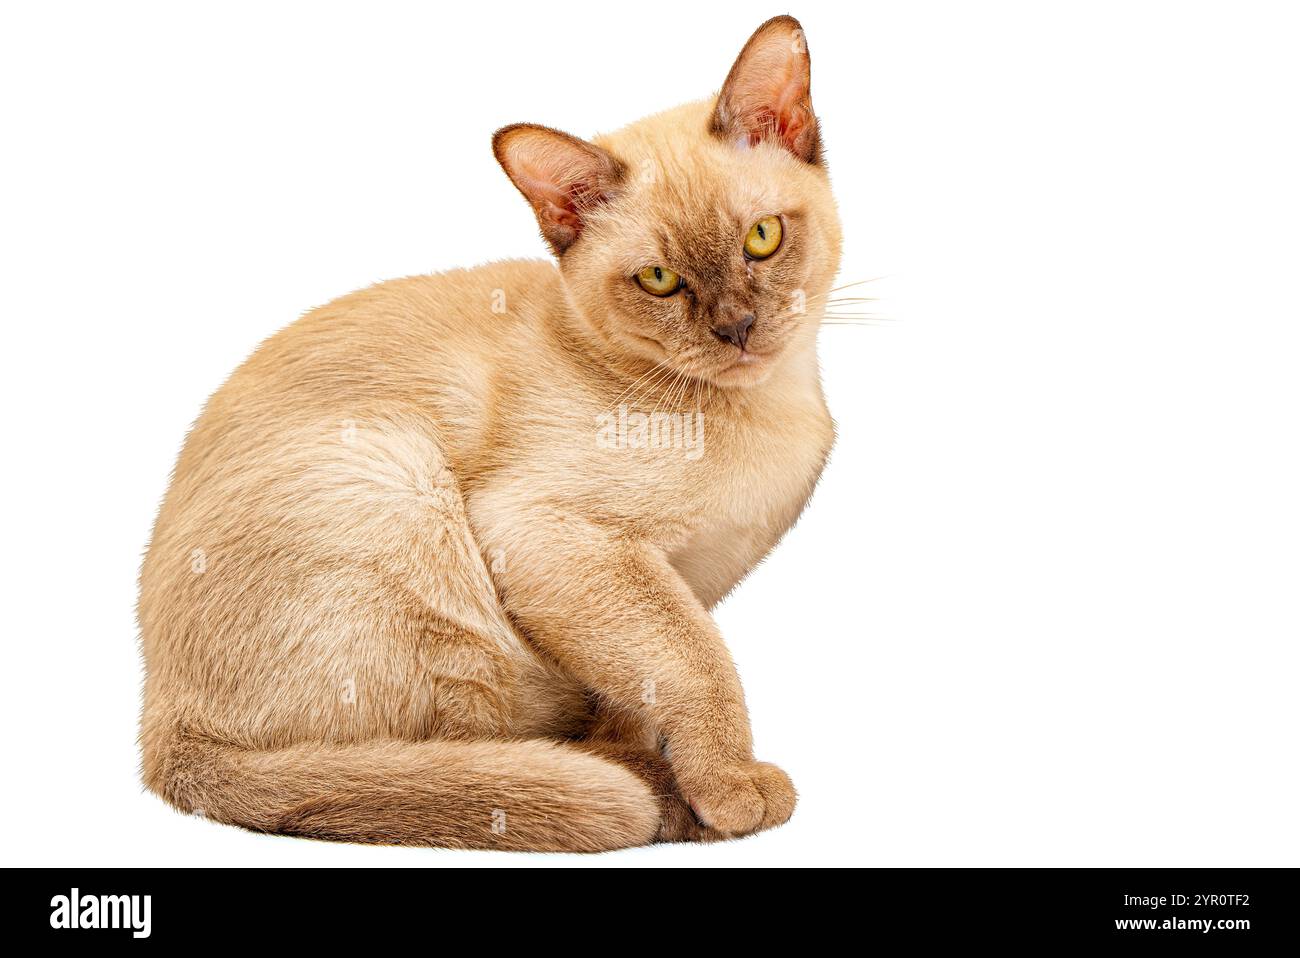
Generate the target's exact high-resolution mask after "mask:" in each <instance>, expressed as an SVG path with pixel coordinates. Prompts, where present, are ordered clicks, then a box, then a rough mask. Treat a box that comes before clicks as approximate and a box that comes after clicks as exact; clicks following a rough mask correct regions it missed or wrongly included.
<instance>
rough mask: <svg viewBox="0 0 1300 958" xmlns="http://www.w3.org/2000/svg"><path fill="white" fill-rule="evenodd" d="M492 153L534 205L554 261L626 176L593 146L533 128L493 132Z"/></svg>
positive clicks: (521, 125)
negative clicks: (589, 215)
mask: <svg viewBox="0 0 1300 958" xmlns="http://www.w3.org/2000/svg"><path fill="white" fill-rule="evenodd" d="M492 152H493V153H495V154H496V158H497V162H498V163H500V164H501V166H502V168H503V169H504V170H505V171H506V174H507V175H508V176H509V177H510V179H511V181H512V182H513V183H514V184H515V186H516V187H518V188H519V192H520V193H522V194H524V199H526V200H528V202H529V203H530V204H531V205H532V207H533V212H535V213H536V214H537V224H538V225H539V226H540V227H541V228H542V236H543V237H544V238H545V239H546V242H547V243H549V244H550V245H551V249H553V250H555V253H556V255H557V256H558V255H560V254H562V253H563V252H564V251H565V250H567V249H568V248H569V247H570V246H572V245H573V243H574V241H575V240H576V239H577V238H578V237H579V236H580V235H581V233H582V229H583V226H584V225H585V222H586V218H587V216H588V214H589V213H590V212H591V211H592V210H593V209H594V208H595V207H597V206H599V205H600V204H601V203H604V202H606V201H607V200H609V198H610V197H611V196H613V195H614V193H615V191H616V190H617V189H618V185H619V183H620V182H621V181H622V179H623V176H624V172H625V171H624V167H623V164H622V163H620V162H619V161H618V160H616V159H615V158H614V157H613V156H611V155H610V154H609V153H607V152H605V151H604V150H602V149H601V148H600V147H598V146H596V145H595V144H594V143H588V142H587V141H586V140H580V139H578V138H577V137H576V136H569V134H567V133H561V132H560V131H559V130H552V129H551V128H550V127H545V126H536V125H534V124H531V123H516V124H514V125H513V126H507V127H502V128H501V129H500V130H497V132H496V134H495V135H494V136H493V137H492Z"/></svg>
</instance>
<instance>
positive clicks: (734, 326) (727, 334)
mask: <svg viewBox="0 0 1300 958" xmlns="http://www.w3.org/2000/svg"><path fill="white" fill-rule="evenodd" d="M753 325H754V314H753V313H746V314H745V315H744V316H742V317H740V319H739V320H737V321H736V322H734V323H729V324H727V325H725V326H714V327H713V335H715V336H717V337H718V338H719V339H723V340H726V341H727V342H729V343H731V344H732V345H734V346H739V347H740V348H741V349H744V348H745V343H747V342H749V328H750V327H751V326H753Z"/></svg>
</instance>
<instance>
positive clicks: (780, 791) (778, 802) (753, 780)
mask: <svg viewBox="0 0 1300 958" xmlns="http://www.w3.org/2000/svg"><path fill="white" fill-rule="evenodd" d="M682 792H683V795H684V796H685V798H686V800H687V802H689V803H690V806H691V810H692V811H694V812H695V817H696V818H698V819H699V820H700V822H701V824H703V825H705V826H706V827H708V828H710V829H713V830H714V831H718V832H722V833H724V834H727V835H748V834H749V833H750V832H756V831H760V830H762V829H764V828H773V827H775V826H777V825H782V824H784V823H785V822H787V821H788V820H789V818H790V816H791V815H792V814H793V813H794V805H795V790H794V784H793V783H792V782H791V781H790V776H788V775H786V774H785V772H783V771H781V770H780V769H779V768H777V767H776V766H775V765H769V764H768V763H767V762H748V763H746V764H744V765H738V766H733V767H727V768H721V769H717V770H716V771H714V772H713V773H712V774H710V775H709V776H708V777H707V778H705V779H702V780H701V781H698V782H692V783H691V784H690V786H689V787H685V788H683V789H682Z"/></svg>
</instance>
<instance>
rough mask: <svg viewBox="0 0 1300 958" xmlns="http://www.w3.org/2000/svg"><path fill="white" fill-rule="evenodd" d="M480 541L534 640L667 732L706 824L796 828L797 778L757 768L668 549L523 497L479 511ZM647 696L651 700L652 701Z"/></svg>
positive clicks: (712, 633)
mask: <svg viewBox="0 0 1300 958" xmlns="http://www.w3.org/2000/svg"><path fill="white" fill-rule="evenodd" d="M470 508H471V515H472V519H473V523H474V526H475V528H476V530H477V531H478V535H479V537H480V540H481V541H484V542H485V543H488V544H489V545H490V546H491V547H492V548H495V549H500V550H501V551H502V552H503V553H504V554H505V555H506V557H507V561H506V563H505V566H504V569H503V573H502V575H501V576H500V577H499V581H501V582H502V583H503V584H504V587H505V590H504V594H505V596H506V602H507V604H508V607H509V611H510V613H511V615H512V618H513V619H514V621H516V622H518V623H519V624H520V625H521V626H522V628H523V629H524V631H525V632H526V634H527V635H528V637H529V639H530V641H532V642H533V643H534V644H535V645H537V646H538V647H539V648H541V649H542V650H544V651H545V652H546V654H548V655H550V656H552V657H553V658H554V659H555V660H556V661H557V662H559V663H560V664H561V665H562V666H563V667H564V668H565V669H566V670H567V671H568V672H570V673H571V674H572V675H574V676H575V677H576V678H577V679H578V680H579V681H581V682H582V683H583V684H584V685H586V686H587V687H589V688H591V689H593V690H595V691H596V692H597V693H598V694H599V695H600V696H601V697H602V698H604V699H606V700H608V701H609V702H611V703H613V704H614V705H615V706H616V707H618V708H620V709H624V710H627V711H629V712H634V713H638V714H640V715H642V716H644V717H645V718H646V719H647V720H648V721H649V722H650V723H652V724H653V726H654V727H655V728H657V729H658V731H659V732H660V733H661V734H662V736H663V737H664V739H665V741H666V746H667V756H668V759H669V762H670V763H671V766H672V771H673V774H674V776H675V778H676V781H677V784H678V785H679V787H680V789H681V793H682V795H683V796H684V797H685V798H686V800H687V801H688V802H689V803H690V805H691V807H692V808H693V809H694V811H695V812H696V815H697V817H698V818H699V819H700V820H701V821H702V822H703V823H705V824H706V825H708V826H710V827H712V828H715V829H717V830H718V831H721V832H724V833H727V834H733V835H734V834H746V833H748V832H752V831H755V830H757V829H762V828H769V827H772V826H774V825H779V824H781V823H782V822H784V821H786V820H787V819H788V818H789V817H790V815H791V813H792V812H793V810H794V804H795V792H794V787H793V786H792V785H791V783H790V779H789V778H788V777H787V776H786V774H785V773H784V772H782V771H781V770H780V769H778V768H776V767H775V766H773V765H769V764H766V763H763V762H757V761H755V760H754V757H753V751H752V740H751V736H750V729H749V717H748V714H747V713H746V710H745V702H744V696H743V694H742V692H741V687H740V681H739V678H738V677H737V675H736V671H735V667H734V665H733V663H732V661H731V656H730V654H729V653H728V651H727V648H726V645H725V644H724V643H723V641H722V637H721V635H720V634H719V633H718V630H717V627H716V626H715V625H714V623H713V620H712V619H711V618H710V616H709V615H708V613H707V612H706V611H705V609H704V608H703V606H701V604H700V602H699V599H698V598H697V597H696V596H695V595H694V593H692V591H691V590H690V588H689V587H688V586H687V585H686V583H685V582H684V581H683V580H682V578H681V576H680V575H679V574H678V573H677V572H676V570H674V569H673V567H672V566H671V564H670V563H669V561H668V559H667V558H666V556H665V555H664V554H663V552H662V550H660V549H658V548H657V547H655V546H654V545H653V544H652V543H650V542H648V541H646V539H645V538H643V537H642V536H640V535H638V534H637V533H636V532H635V531H634V530H628V529H619V528H616V527H612V526H610V525H607V524H598V523H595V522H591V521H588V520H585V519H583V518H581V517H579V516H577V515H575V514H573V513H561V512H556V511H555V510H553V509H548V508H543V507H541V506H540V505H539V504H535V503H534V504H528V503H521V502H520V501H519V497H518V493H517V492H516V491H514V490H501V491H500V492H498V493H497V494H495V495H493V494H492V492H491V491H485V492H483V493H480V494H479V495H478V496H476V497H475V498H474V499H472V500H471V502H470ZM648 689H653V695H652V696H647V694H646V692H647V690H648Z"/></svg>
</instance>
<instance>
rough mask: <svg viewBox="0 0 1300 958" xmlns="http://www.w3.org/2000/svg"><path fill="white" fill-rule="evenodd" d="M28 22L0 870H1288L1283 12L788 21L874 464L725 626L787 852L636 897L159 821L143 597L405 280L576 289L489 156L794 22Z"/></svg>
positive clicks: (9, 33) (843, 6)
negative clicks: (167, 508)
mask: <svg viewBox="0 0 1300 958" xmlns="http://www.w3.org/2000/svg"><path fill="white" fill-rule="evenodd" d="M562 7H563V9H562V11H561V12H559V13H557V12H556V10H555V9H553V8H552V5H550V4H540V3H538V4H527V5H519V6H510V7H508V8H507V7H506V6H504V5H501V4H488V3H481V4H431V3H424V4H411V5H398V4H386V3H375V2H369V3H366V4H356V5H353V6H352V7H344V6H336V5H325V4H319V3H312V4H301V5H288V4H275V5H271V4H235V3H223V4H211V5H209V6H208V8H207V10H206V12H204V11H202V10H200V9H198V8H197V7H196V6H193V5H183V8H182V5H175V4H161V3H160V4H154V5H147V6H146V5H143V4H113V5H92V4H85V5H82V6H73V5H69V4H41V5H36V4H30V5H27V9H26V10H25V11H18V10H15V9H14V6H13V5H7V6H6V7H5V12H4V14H3V15H0V18H2V20H3V22H2V23H0V90H2V91H3V92H2V93H0V97H3V106H2V110H3V113H2V115H0V123H2V126H0V140H2V141H3V145H2V146H0V166H2V168H3V169H2V172H3V176H2V177H0V190H2V191H3V195H2V207H0V283H2V284H3V289H2V290H0V309H2V310H3V314H2V316H3V327H2V329H3V332H2V336H3V343H4V356H5V360H6V361H5V363H4V371H3V376H2V377H0V380H2V388H3V391H4V394H3V399H4V406H3V409H4V417H5V421H4V437H5V442H4V444H3V450H4V468H3V473H2V477H3V478H2V480H0V481H3V484H4V490H3V491H4V499H3V502H4V507H5V521H4V548H3V550H0V560H2V561H3V563H4V568H3V582H4V589H5V597H6V601H5V603H4V608H3V612H2V613H0V614H2V616H3V618H2V619H0V621H2V622H3V626H2V628H3V633H4V635H5V644H4V650H5V663H4V684H5V692H4V695H3V696H0V707H2V708H3V729H4V754H5V766H6V767H5V787H4V789H3V793H2V794H3V798H2V799H0V800H2V801H3V803H4V817H5V820H6V821H7V822H8V823H9V827H8V833H7V835H6V839H5V848H4V851H3V852H2V853H0V855H2V856H3V859H4V861H5V863H6V864H44V865H127V864H181V865H185V864H194V865H223V864H232V865H233V864H239V865H246V864H265V865H281V864H285V865H287V864H298V865H301V864H308V865H344V864H347V865H355V864H392V865H408V866H443V865H461V864H467V863H474V864H488V865H512V864H526V865H539V864H547V865H549V864H566V865H567V864H575V865H586V866H591V865H598V866H611V865H661V864H677V865H692V866H708V865H721V864H741V865H775V864H831V863H836V864H856V865H1214V866H1217V865H1256V866H1257V865H1292V866H1294V865H1300V827H1298V826H1297V816H1296V809H1297V807H1298V806H1300V795H1298V794H1297V792H1298V790H1300V789H1298V786H1300V773H1298V772H1297V743H1296V732H1297V718H1298V711H1297V699H1296V685H1297V666H1300V655H1298V654H1297V638H1298V629H1297V626H1298V619H1300V612H1298V609H1297V581H1298V574H1300V559H1298V554H1297V543H1298V542H1300V535H1298V534H1300V528H1298V526H1300V508H1298V506H1297V489H1300V465H1298V457H1297V410H1300V395H1298V392H1300V389H1298V387H1297V375H1296V374H1297V361H1298V360H1300V356H1298V355H1297V354H1298V352H1300V350H1298V349H1297V347H1298V346H1300V332H1298V328H1300V327H1298V321H1300V309H1298V308H1297V300H1298V299H1300V296H1298V294H1297V286H1298V283H1297V265H1298V263H1300V189H1298V186H1297V183H1298V177H1297V170H1300V149H1298V146H1297V139H1296V136H1297V133H1296V131H1297V123H1296V99H1295V97H1296V92H1297V90H1298V89H1300V67H1297V58H1296V55H1295V53H1296V51H1295V38H1296V36H1297V29H1296V28H1297V23H1296V22H1295V20H1294V19H1293V15H1292V14H1290V13H1288V12H1287V10H1286V6H1285V5H1282V4H1278V5H1265V4H1245V3H1221V4H1191V3H1169V4H1157V3H1097V2H1092V3H1086V4H1084V3H1080V4H1074V5H1067V4H1042V3H1020V4H1010V3H981V4H964V3H951V4H939V3H916V2H910V3H903V2H899V3H865V4H848V3H844V2H842V0H839V2H832V3H816V2H807V0H805V2H801V3H800V4H799V5H798V6H797V7H796V8H794V9H792V10H791V11H790V12H792V13H794V14H795V15H796V16H799V17H800V18H801V19H802V20H803V22H804V26H805V28H806V30H807V34H808V39H809V44H810V49H811V52H812V58H813V79H814V82H813V92H814V102H815V106H816V108H817V110H818V113H819V114H820V115H821V117H822V121H823V124H824V132H825V139H826V143H827V146H828V158H829V162H830V168H831V171H832V174H833V178H834V183H835V187H836V191H837V195H838V199H839V202H840V207H841V211H842V214H843V219H844V225H845V231H846V237H847V246H846V253H845V258H844V269H843V273H842V281H843V282H849V281H853V280H862V279H870V278H872V277H885V278H884V279H881V280H879V281H877V282H876V283H874V284H872V285H871V286H870V287H868V289H873V290H875V291H877V294H878V295H879V296H881V297H882V300H881V302H880V303H879V304H877V308H878V311H879V312H880V313H881V314H883V315H885V316H887V317H890V319H891V320H892V322H890V323H882V324H880V325H877V326H863V327H834V328H829V329H827V330H826V331H825V332H824V334H823V337H822V356H823V364H824V370H825V381H826V388H827V391H828V395H829V400H830V404H831V407H832V411H833V412H834V414H835V416H836V418H837V420H838V423H839V443H838V446H837V448H836V451H835V454H834V457H833V460H832V462H831V465H830V467H829V469H828V470H827V472H826V474H825V476H824V478H823V481H822V484H821V486H820V488H819V490H818V492H817V495H816V497H815V498H814V500H813V503H812V505H811V507H810V509H809V511H808V513H807V514H806V515H805V517H804V518H803V520H802V521H801V522H800V524H799V525H798V527H797V528H796V529H795V530H794V531H793V532H792V533H791V534H790V535H789V537H788V538H787V540H786V541H785V542H784V543H783V544H782V545H781V547H780V548H779V549H778V550H777V552H776V553H775V554H774V555H773V556H772V558H771V560H770V561H769V562H767V563H766V564H765V565H763V566H762V567H761V568H760V569H759V570H758V571H757V572H756V573H755V574H754V575H753V577H752V578H751V579H750V580H748V581H747V582H746V584H745V585H744V586H743V587H742V588H741V589H739V590H738V592H737V593H736V594H735V595H734V596H733V597H732V598H731V599H729V600H728V602H727V603H726V604H725V606H724V607H723V608H722V609H721V610H720V613H719V619H720V621H721V624H722V627H723V631H724V632H725V634H726V635H727V636H728V637H729V640H730V642H731V645H732V648H733V650H734V652H735V656H736V658H737V660H738V663H739V667H740V670H741V673H742V676H743V678H744V680H745V684H746V688H747V691H748V696H749V702H750V707H751V711H752V715H753V722H754V726H755V735H756V739H757V744H758V750H759V753H760V756H761V757H763V758H766V759H770V760H772V761H775V762H778V763H779V764H781V765H783V766H784V767H785V768H786V769H787V770H788V771H789V772H790V773H791V775H792V777H793V778H794V781H795V783H796V785H797V786H798V787H799V789H800V793H801V801H800V805H799V808H798V810H797V812H796V814H795V817H794V819H793V820H792V821H791V823H790V824H789V825H787V826H786V827H784V828H781V829H779V830H777V831H774V832H770V833H766V834H763V835H760V836H758V837H755V838H751V839H748V840H744V841H739V842H733V843H729V844H726V845H721V846H716V845H715V846H692V847H688V846H668V847H656V848H649V849H638V850H633V851H629V852H621V853H617V854H610V855H603V856H594V857H591V856H588V857H582V856H569V857H565V856H541V855H534V856H524V855H520V856H509V855H505V854H493V853H463V852H448V851H432V850H419V849H416V850H408V849H388V848H365V847H349V846H340V845H329V844H322V843H312V842H305V841H299V840H294V839H289V838H275V837H266V836H258V835H253V834H249V833H245V832H241V831H238V830H236V829H233V828H227V827H222V826H219V825H215V824H211V823H209V822H206V821H203V820H201V819H194V818H186V817H182V816H180V815H178V814H175V813H173V812H171V811H169V810H168V809H167V808H165V807H164V806H163V804H162V803H161V802H159V801H158V800H157V799H154V798H153V797H151V796H148V795H146V794H144V793H143V792H142V789H141V787H140V786H139V784H138V781H137V777H136V763H137V757H136V751H135V743H134V735H135V722H136V713H137V701H138V693H139V681H140V669H139V662H138V657H137V649H136V638H137V637H136V631H135V624H134V620H133V609H132V606H133V602H134V593H135V576H136V572H137V569H138V565H139V560H140V557H141V554H142V551H143V548H144V546H145V543H146V539H147V536H148V532H149V528H150V525H151V523H152V520H153V516H154V512H155V510H156V508H157V505H158V502H159V499H160V497H161V496H162V493H163V491H164V488H165V485H166V482H167V476H168V472H169V470H170V468H171V465H172V463H173V461H174V458H175V456H176V453H177V451H178V450H179V447H180V444H181V441H182V438H183V436H184V434H185V430H186V428H187V427H188V425H189V424H190V422H191V421H192V420H193V419H194V417H195V415H196V414H197V413H198V410H199V408H200V405H201V403H202V402H203V400H204V399H205V398H206V397H207V396H208V395H209V394H210V393H211V392H212V391H213V390H214V389H215V388H216V387H217V386H218V385H219V384H220V383H221V381H222V380H223V379H224V378H225V376H226V375H227V374H228V373H229V372H230V371H231V370H232V369H233V368H234V367H235V366H236V365H237V364H238V363H239V362H240V361H241V360H242V359H243V358H244V357H245V356H246V355H247V354H248V353H249V351H250V350H251V349H252V348H253V347H255V346H256V344H257V343H258V342H259V341H260V340H261V339H263V338H264V337H266V336H267V335H268V334H270V333H271V332H273V331H274V330H275V329H277V328H279V327H280V326H282V325H284V324H285V323H287V322H289V321H291V320H292V319H294V318H295V317H296V316H297V315H298V314H300V313H301V312H302V311H304V310H305V309H307V308H310V307H312V306H314V305H317V304H320V303H322V302H325V301H327V300H329V299H331V298H333V297H335V296H337V295H340V294H342V293H345V292H348V291H349V290H351V289H354V288H356V287H358V286H362V285H365V284H369V283H371V282H374V281H377V280H381V279H385V278H389V277H394V276H399V275H404V274H409V273H415V272H428V271H436V270H439V269H443V268H448V267H453V266H467V265H473V264H476V263H480V262H482V261H485V260H488V259H497V258H504V257H511V256H541V255H544V250H543V247H542V244H541V242H540V240H539V239H538V238H537V235H536V230H535V227H534V225H533V221H532V219H531V215H530V213H529V211H528V209H527V207H526V206H525V204H524V203H523V201H522V200H521V199H520V197H519V196H518V195H517V194H516V193H515V191H514V189H513V187H511V186H510V184H509V183H508V182H507V180H506V178H505V176H504V175H503V174H502V173H501V172H500V170H499V169H498V168H497V166H496V164H495V163H494V161H493V159H492V155H491V152H490V149H489V145H488V141H489V136H490V134H491V132H492V131H493V129H495V128H496V127H498V126H501V125H503V124H505V123H508V122H512V121H517V120H528V121H536V122H542V123H546V124H549V125H553V126H558V127H561V128H564V129H568V130H570V131H572V132H574V133H577V134H580V135H590V134H592V133H594V132H596V131H599V130H604V129H610V128H614V127H617V126H620V125H622V124H623V123H625V122H628V121H631V120H633V119H635V118H636V117H638V116H641V115H643V114H645V113H648V112H652V111H654V110H658V109H661V108H664V107H667V106H670V105H673V104H675V103H678V102H681V101H683V100H687V99H694V98H700V97H703V96H706V95H708V94H709V93H710V92H712V91H714V90H716V89H717V87H718V86H719V85H720V84H721V81H722V78H723V77H724V75H725V74H726V71H727V69H728V67H729V66H730V64H731V61H732V59H733V58H734V56H735V54H736V53H737V52H738V51H739V49H740V47H741V45H742V44H743V42H744V40H745V39H746V38H747V37H748V35H749V33H750V32H751V31H752V30H753V28H754V27H756V26H757V25H758V23H759V22H760V21H762V20H763V19H765V18H766V17H768V16H770V15H773V14H775V13H778V12H784V11H782V10H779V9H777V8H763V7H761V6H760V7H756V6H754V5H753V4H752V3H743V4H741V3H734V4H727V3H718V2H709V3H700V2H698V0H695V2H691V3H684V4H677V3H666V2H660V3H656V4H653V5H643V4H633V5H627V4H614V3H598V4H596V3H593V4H583V3H574V2H565V3H564V4H563V5H562Z"/></svg>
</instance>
